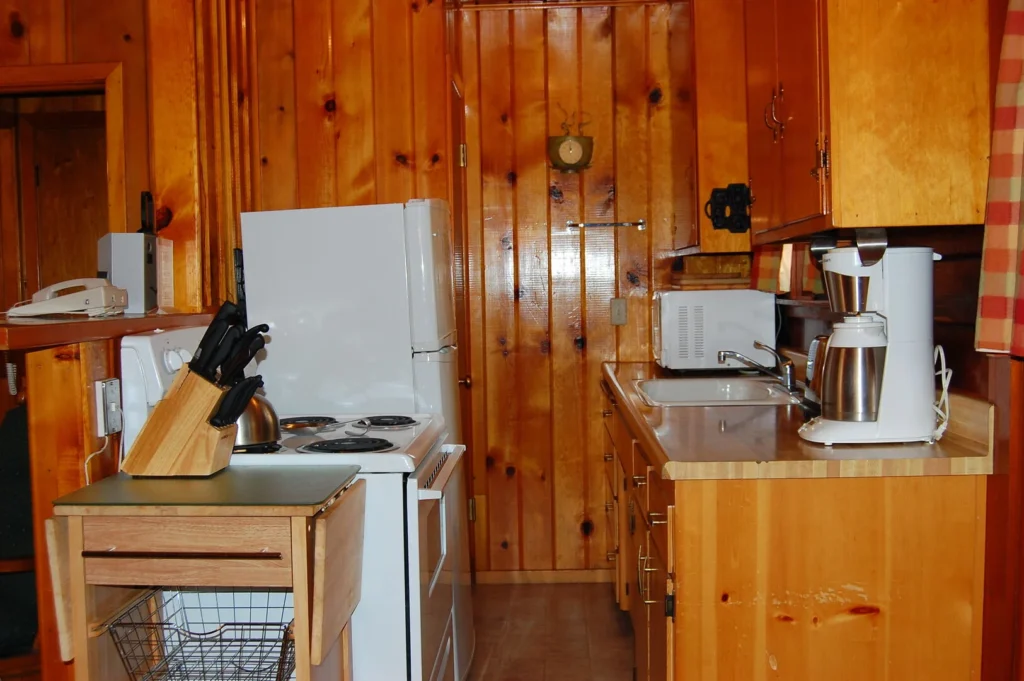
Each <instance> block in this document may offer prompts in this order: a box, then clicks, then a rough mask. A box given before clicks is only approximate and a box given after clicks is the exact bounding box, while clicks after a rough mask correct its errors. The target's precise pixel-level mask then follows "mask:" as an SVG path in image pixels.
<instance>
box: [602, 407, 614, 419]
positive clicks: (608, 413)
mask: <svg viewBox="0 0 1024 681" xmlns="http://www.w3.org/2000/svg"><path fill="white" fill-rule="evenodd" d="M611 415H612V410H611V409H602V410H601V416H603V417H605V418H608V417H609V416H611Z"/></svg>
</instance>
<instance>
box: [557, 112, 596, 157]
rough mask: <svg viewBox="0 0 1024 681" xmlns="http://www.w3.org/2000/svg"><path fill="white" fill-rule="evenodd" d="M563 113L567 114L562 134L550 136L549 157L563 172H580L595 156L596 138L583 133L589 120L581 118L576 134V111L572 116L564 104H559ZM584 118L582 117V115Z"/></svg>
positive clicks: (563, 122)
mask: <svg viewBox="0 0 1024 681" xmlns="http://www.w3.org/2000/svg"><path fill="white" fill-rule="evenodd" d="M558 108H559V109H562V113H564V114H566V116H565V120H564V121H562V132H563V133H564V134H562V135H554V136H551V137H548V158H549V159H551V166H552V167H553V168H554V169H555V170H558V171H560V172H563V173H578V172H579V171H581V170H583V169H584V168H587V167H588V166H589V165H590V159H591V158H592V157H593V156H594V138H593V137H586V136H584V134H583V126H585V125H586V124H587V123H588V121H584V120H580V122H579V124H577V125H576V134H575V135H574V134H572V127H573V124H574V123H576V112H575V111H573V112H572V115H571V116H570V115H569V114H568V113H566V111H565V109H564V108H562V105H561V104H559V105H558ZM581 118H582V117H581Z"/></svg>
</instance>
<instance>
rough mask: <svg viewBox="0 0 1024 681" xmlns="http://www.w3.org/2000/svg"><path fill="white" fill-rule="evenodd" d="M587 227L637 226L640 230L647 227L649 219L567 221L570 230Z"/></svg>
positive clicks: (566, 225)
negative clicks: (630, 220)
mask: <svg viewBox="0 0 1024 681" xmlns="http://www.w3.org/2000/svg"><path fill="white" fill-rule="evenodd" d="M587 227H636V228H637V229H638V230H640V231H643V230H645V229H647V221H646V220H643V219H641V220H637V221H636V222H576V221H575V220H566V221H565V228H566V229H567V230H569V231H570V232H571V231H574V230H577V229H585V228H587Z"/></svg>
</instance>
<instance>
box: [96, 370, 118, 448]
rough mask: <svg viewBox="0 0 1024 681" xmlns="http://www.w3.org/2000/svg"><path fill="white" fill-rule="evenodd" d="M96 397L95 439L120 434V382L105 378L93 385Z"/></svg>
mask: <svg viewBox="0 0 1024 681" xmlns="http://www.w3.org/2000/svg"><path fill="white" fill-rule="evenodd" d="M93 388H94V389H93V392H94V393H95V395H96V437H104V436H106V435H113V434H114V433H120V432H121V425H122V424H121V421H122V413H121V381H119V380H118V379H116V378H107V379H105V380H102V381H96V383H95V384H94V385H93Z"/></svg>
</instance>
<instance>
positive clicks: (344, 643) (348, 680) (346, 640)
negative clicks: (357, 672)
mask: <svg viewBox="0 0 1024 681" xmlns="http://www.w3.org/2000/svg"><path fill="white" fill-rule="evenodd" d="M341 653H342V663H341V664H342V667H341V678H342V679H343V681H352V622H351V620H350V621H349V623H348V624H346V625H345V628H344V629H342V631H341Z"/></svg>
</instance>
